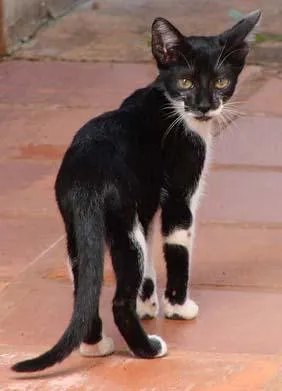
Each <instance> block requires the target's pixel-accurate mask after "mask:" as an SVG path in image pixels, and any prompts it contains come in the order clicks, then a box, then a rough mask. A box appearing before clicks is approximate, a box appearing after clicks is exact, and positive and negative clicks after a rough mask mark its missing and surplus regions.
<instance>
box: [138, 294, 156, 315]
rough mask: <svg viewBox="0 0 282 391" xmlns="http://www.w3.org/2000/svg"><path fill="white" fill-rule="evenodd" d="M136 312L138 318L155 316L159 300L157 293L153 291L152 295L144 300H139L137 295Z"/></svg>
mask: <svg viewBox="0 0 282 391" xmlns="http://www.w3.org/2000/svg"><path fill="white" fill-rule="evenodd" d="M136 312H137V314H138V316H139V318H140V319H146V318H150V319H152V318H156V317H157V316H158V313H159V300H158V296H157V293H156V292H154V293H153V295H152V296H151V297H150V298H149V299H146V300H145V301H143V300H141V298H140V297H139V296H138V297H137V301H136Z"/></svg>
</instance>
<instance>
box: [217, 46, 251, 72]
mask: <svg viewBox="0 0 282 391" xmlns="http://www.w3.org/2000/svg"><path fill="white" fill-rule="evenodd" d="M242 50H244V49H242V48H241V49H234V50H232V51H231V52H230V53H227V54H226V56H225V57H223V59H222V60H221V62H220V64H218V67H217V69H218V68H220V67H221V65H222V64H223V62H224V61H225V60H226V59H227V58H228V57H229V56H231V54H233V53H235V52H239V51H242Z"/></svg>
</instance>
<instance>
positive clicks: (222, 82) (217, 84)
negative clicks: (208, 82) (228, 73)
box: [215, 78, 230, 89]
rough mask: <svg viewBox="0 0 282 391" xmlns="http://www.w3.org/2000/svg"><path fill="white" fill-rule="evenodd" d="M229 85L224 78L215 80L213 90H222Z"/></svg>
mask: <svg viewBox="0 0 282 391" xmlns="http://www.w3.org/2000/svg"><path fill="white" fill-rule="evenodd" d="M229 84H230V81H229V80H228V79H225V78H221V79H217V80H216V82H215V88H218V89H223V88H226V87H228V86H229Z"/></svg>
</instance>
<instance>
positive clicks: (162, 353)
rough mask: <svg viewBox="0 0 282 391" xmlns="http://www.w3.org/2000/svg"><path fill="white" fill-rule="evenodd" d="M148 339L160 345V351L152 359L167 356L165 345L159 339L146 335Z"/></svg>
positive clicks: (156, 336) (155, 336)
mask: <svg viewBox="0 0 282 391" xmlns="http://www.w3.org/2000/svg"><path fill="white" fill-rule="evenodd" d="M148 338H149V339H150V340H152V341H158V342H159V343H160V345H161V350H160V351H159V353H158V354H156V355H155V356H154V357H163V356H165V355H166V354H167V345H166V343H165V341H164V340H163V339H162V338H161V337H159V336H158V335H148Z"/></svg>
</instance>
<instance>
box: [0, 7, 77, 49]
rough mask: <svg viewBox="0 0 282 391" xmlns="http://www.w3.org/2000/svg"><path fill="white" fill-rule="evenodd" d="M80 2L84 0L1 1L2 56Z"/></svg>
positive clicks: (0, 42)
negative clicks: (50, 20)
mask: <svg viewBox="0 0 282 391" xmlns="http://www.w3.org/2000/svg"><path fill="white" fill-rule="evenodd" d="M79 2H83V0H0V17H1V16H2V18H1V19H0V52H1V54H3V52H6V53H9V52H11V51H12V50H14V49H15V48H16V47H18V46H19V45H20V44H21V43H22V42H23V41H25V40H27V39H28V38H30V37H31V36H32V35H33V34H34V33H35V32H36V31H37V29H38V28H39V27H40V26H41V25H42V24H43V23H44V22H46V21H47V20H48V19H50V18H56V17H58V16H59V15H61V14H63V13H64V12H66V11H67V10H68V9H70V8H71V7H72V6H74V5H75V4H78V3H79ZM1 7H2V15H1ZM1 31H2V37H1ZM1 38H2V39H1Z"/></svg>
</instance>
